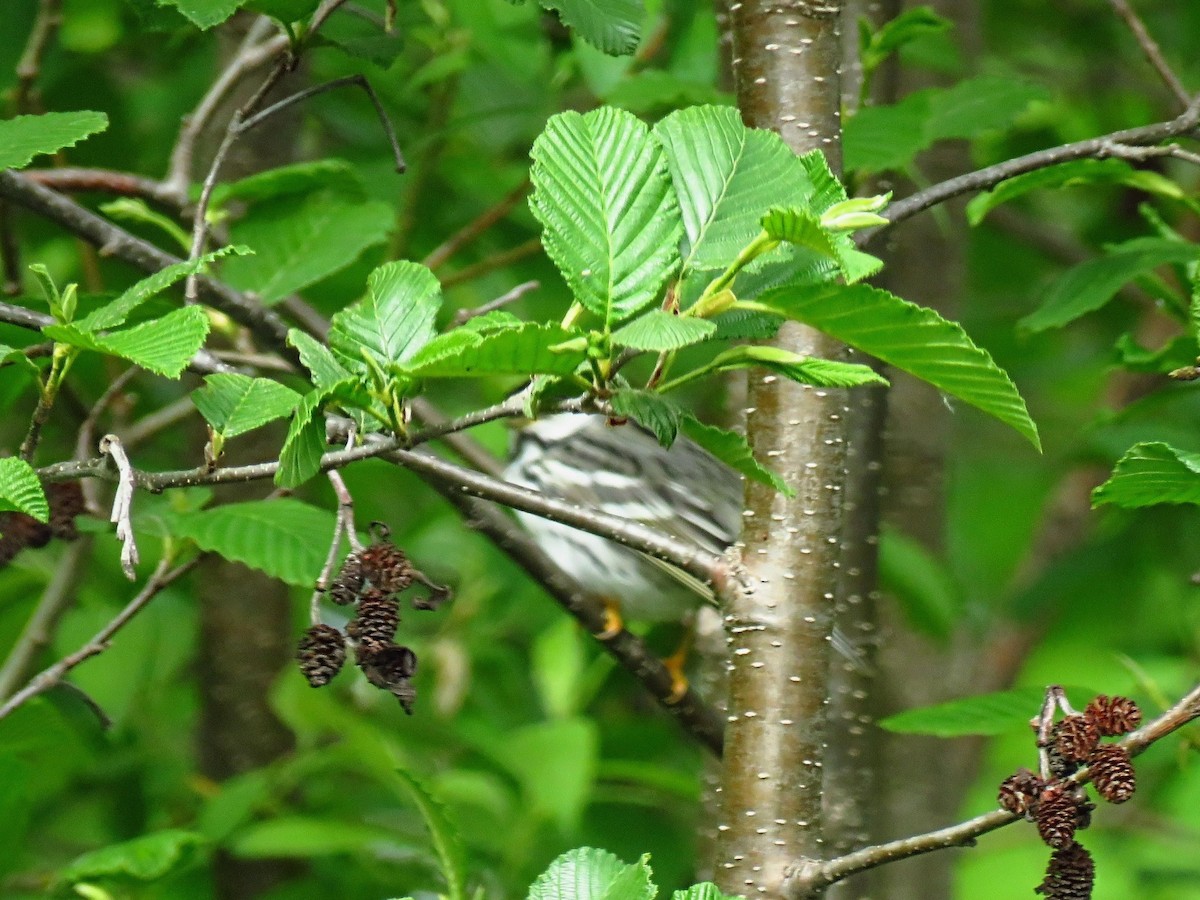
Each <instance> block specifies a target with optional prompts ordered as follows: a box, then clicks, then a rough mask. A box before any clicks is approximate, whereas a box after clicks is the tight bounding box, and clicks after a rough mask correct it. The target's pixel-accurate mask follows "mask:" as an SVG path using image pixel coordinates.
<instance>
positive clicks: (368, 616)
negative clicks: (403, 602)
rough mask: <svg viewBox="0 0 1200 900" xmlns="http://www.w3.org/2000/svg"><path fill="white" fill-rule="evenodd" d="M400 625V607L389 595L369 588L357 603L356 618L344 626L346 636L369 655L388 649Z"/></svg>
mask: <svg viewBox="0 0 1200 900" xmlns="http://www.w3.org/2000/svg"><path fill="white" fill-rule="evenodd" d="M399 624H400V606H399V604H398V603H397V602H396V598H395V597H393V596H392V595H391V594H385V593H384V592H383V591H381V590H378V589H377V588H370V589H369V590H367V592H366V593H364V594H363V596H362V599H361V600H359V602H358V616H357V617H356V618H355V619H354V620H353V621H352V622H350V624H348V625H347V626H346V634H348V635H349V636H350V637H352V638H354V640H356V641H358V643H359V645H360V646H361V647H362V649H363V650H364V651H365V652H366V653H368V654H370V653H376V652H378V651H380V650H383V649H384V648H386V647H388V646H389V645H390V644H391V643H392V639H393V638H394V637H395V636H396V628H397V626H398V625H399Z"/></svg>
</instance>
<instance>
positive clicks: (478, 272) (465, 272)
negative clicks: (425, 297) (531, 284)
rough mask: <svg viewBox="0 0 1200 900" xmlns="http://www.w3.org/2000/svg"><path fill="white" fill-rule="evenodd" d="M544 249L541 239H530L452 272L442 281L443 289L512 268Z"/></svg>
mask: <svg viewBox="0 0 1200 900" xmlns="http://www.w3.org/2000/svg"><path fill="white" fill-rule="evenodd" d="M541 249H542V239H541V238H530V239H529V240H527V241H525V242H523V243H520V244H517V246H515V247H513V248H511V249H509V250H504V251H501V252H500V253H495V254H493V255H491V256H489V257H488V258H487V259H481V260H479V262H477V263H472V264H471V265H469V266H464V267H463V268H461V269H459V270H458V271H457V272H452V273H451V274H449V275H447V276H446V277H445V278H442V279H441V282H442V287H443V288H450V287H453V286H454V285H456V284H462V283H463V282H465V281H473V280H474V279H476V278H482V277H483V276H484V275H487V274H488V273H489V272H494V271H496V270H497V269H503V268H504V267H505V266H510V265H512V264H513V263H515V262H519V261H520V260H522V259H525V258H526V257H527V256H533V255H534V254H535V253H537V252H538V251H539V250H541Z"/></svg>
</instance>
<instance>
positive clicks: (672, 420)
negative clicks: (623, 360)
mask: <svg viewBox="0 0 1200 900" xmlns="http://www.w3.org/2000/svg"><path fill="white" fill-rule="evenodd" d="M609 403H611V404H612V408H613V412H615V413H616V414H617V415H619V416H625V417H627V418H630V419H633V420H634V421H635V422H637V423H638V424H639V425H641V426H642V427H643V428H646V429H648V430H649V431H651V432H653V433H654V436H655V437H656V438H658V442H659V443H660V444H662V445H663V446H664V447H670V446H671V445H672V444H673V443H675V438H676V436H677V435H678V434H679V426H680V425H681V424H682V422H683V408H682V407H681V406H680V405H679V404H678V403H676V402H675V401H674V400H671V399H670V398H669V397H664V396H663V395H662V394H657V393H655V392H654V391H639V390H635V389H633V388H621V389H620V390H617V391H613V394H612V396H611V397H610V398H609Z"/></svg>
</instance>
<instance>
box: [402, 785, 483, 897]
mask: <svg viewBox="0 0 1200 900" xmlns="http://www.w3.org/2000/svg"><path fill="white" fill-rule="evenodd" d="M396 780H397V781H398V782H399V783H400V786H401V787H402V788H403V789H404V791H405V793H406V794H407V795H408V797H410V798H412V800H413V801H415V802H416V804H417V809H418V810H420V812H421V818H423V819H424V820H425V827H426V828H428V829H429V835H430V837H431V838H432V839H433V849H434V850H435V851H436V852H437V856H438V862H439V863H440V864H441V869H442V877H443V878H444V879H445V881H446V888H447V891H448V893H447V896H448V898H449V900H466V897H467V884H466V882H467V867H466V853H465V851H464V849H463V843H462V838H461V837H459V835H458V831H457V829H455V828H454V826H453V824H451V822H450V819H449V817H448V815H447V814H446V808H445V807H444V806H443V805H442V804H441V803H439V802H438V801H436V800H435V799H434V798H433V797H432V795H430V793H429V791H427V790H426V789H425V787H424V786H423V785H422V784H421V783H420V782H419V781H417V779H416V778H414V777H413V776H412V775H410V774H408V773H407V772H405V771H404V770H403V769H397V770H396Z"/></svg>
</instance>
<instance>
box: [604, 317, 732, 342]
mask: <svg viewBox="0 0 1200 900" xmlns="http://www.w3.org/2000/svg"><path fill="white" fill-rule="evenodd" d="M716 333H717V326H716V325H714V324H713V323H712V322H710V321H708V320H707V319H697V318H693V317H691V316H677V315H674V314H672V313H669V312H667V311H666V310H662V309H652V310H650V311H649V312H647V313H643V314H642V315H640V316H638V317H637V318H636V319H634V320H633V321H631V322H627V323H626V324H624V325H622V326H621V327H620V328H618V329H617V330H616V331H614V332H613V334H612V339H613V343H615V344H617V345H619V346H621V347H632V348H633V349H634V350H649V351H652V352H655V353H664V352H666V351H669V350H679V349H681V348H682V347H689V346H691V345H692V344H699V343H700V342H701V341H706V340H708V339H709V338H711V337H712V336H713V335H715V334H716Z"/></svg>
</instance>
